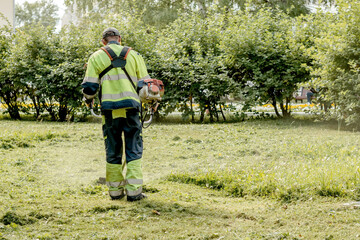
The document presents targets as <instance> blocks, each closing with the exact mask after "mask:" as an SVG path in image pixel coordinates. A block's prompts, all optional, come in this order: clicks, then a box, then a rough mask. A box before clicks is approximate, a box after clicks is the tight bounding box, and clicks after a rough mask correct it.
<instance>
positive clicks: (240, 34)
mask: <svg viewBox="0 0 360 240" xmlns="http://www.w3.org/2000/svg"><path fill="white" fill-rule="evenodd" d="M228 21H229V27H228V28H227V29H226V31H224V34H223V35H224V36H223V39H222V43H221V48H222V49H224V52H225V56H224V65H225V66H226V67H227V69H229V70H230V74H231V77H232V78H233V79H234V80H235V81H236V82H238V83H239V84H240V85H241V88H240V89H239V90H240V91H241V92H242V93H243V95H244V96H245V99H244V100H245V106H252V105H253V104H259V103H260V104H262V103H267V102H270V103H272V105H273V106H274V108H275V112H276V114H277V115H278V116H279V115H280V114H279V112H278V110H277V107H276V106H277V103H280V108H281V110H282V114H283V116H289V115H290V108H289V103H290V101H291V99H292V95H293V92H294V91H295V90H296V88H297V84H298V83H301V82H305V81H307V80H309V74H310V73H309V71H308V69H307V68H306V66H307V65H308V64H309V63H310V61H311V58H310V57H309V56H308V55H307V54H306V52H305V51H304V50H305V49H306V47H305V46H304V43H305V42H306V40H307V39H306V36H304V34H303V30H302V28H303V26H304V22H303V20H302V19H297V20H294V19H292V18H290V17H288V16H287V15H285V14H283V13H281V12H276V13H274V12H272V11H270V9H263V10H260V11H259V12H257V13H256V14H255V15H253V14H252V13H251V12H249V11H245V12H239V13H238V14H236V15H234V16H232V17H230V18H229V20H228Z"/></svg>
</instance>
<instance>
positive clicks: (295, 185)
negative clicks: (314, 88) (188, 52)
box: [0, 119, 360, 239]
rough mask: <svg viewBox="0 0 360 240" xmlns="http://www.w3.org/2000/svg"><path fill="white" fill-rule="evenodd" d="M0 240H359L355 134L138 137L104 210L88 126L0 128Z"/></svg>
mask: <svg viewBox="0 0 360 240" xmlns="http://www.w3.org/2000/svg"><path fill="white" fill-rule="evenodd" d="M0 129H1V131H0V239H359V238H360V230H359V229H360V208H359V207H357V205H356V204H348V203H352V202H356V201H360V133H359V132H353V131H338V130H337V129H338V126H337V124H333V123H321V122H314V121H311V120H301V119H291V120H252V121H246V122H239V123H218V124H178V123H171V122H169V121H168V122H166V123H165V122H163V123H157V124H154V125H152V126H151V127H150V128H148V129H144V131H143V138H144V146H145V149H144V158H143V170H144V181H145V185H146V186H145V189H146V192H147V195H148V199H146V200H144V201H141V202H136V203H128V202H126V201H125V200H120V201H111V200H109V197H108V195H107V189H106V186H104V185H99V184H98V183H97V180H98V178H99V177H104V176H105V158H104V155H105V151H104V143H103V139H102V132H101V124H99V123H50V122H42V123H39V122H33V121H7V120H1V121H0Z"/></svg>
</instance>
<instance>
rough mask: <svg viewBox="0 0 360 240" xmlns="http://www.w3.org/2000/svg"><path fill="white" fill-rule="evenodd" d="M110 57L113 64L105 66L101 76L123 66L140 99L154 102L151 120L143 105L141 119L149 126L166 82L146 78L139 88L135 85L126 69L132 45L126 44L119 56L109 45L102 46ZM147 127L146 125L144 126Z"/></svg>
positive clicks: (151, 107)
mask: <svg viewBox="0 0 360 240" xmlns="http://www.w3.org/2000/svg"><path fill="white" fill-rule="evenodd" d="M101 49H102V50H103V51H104V52H105V53H106V54H107V55H108V56H109V58H110V60H111V64H110V66H108V67H107V68H105V69H104V70H103V71H102V72H101V73H100V74H99V78H100V79H101V78H102V77H103V76H104V75H105V74H106V73H107V72H109V71H110V70H111V69H113V68H119V67H120V68H121V69H122V70H123V71H124V72H125V75H126V77H127V79H128V80H129V81H130V83H131V85H132V86H133V88H134V90H135V92H136V93H137V94H139V95H140V96H139V97H140V99H141V100H142V102H144V103H152V105H151V106H150V107H149V109H150V111H149V112H150V118H149V120H147V121H145V118H146V117H147V115H148V112H146V114H145V116H144V117H143V116H142V115H143V114H142V107H141V108H140V110H141V120H142V125H143V127H144V123H146V124H148V125H147V127H149V126H150V124H151V121H152V117H153V115H154V112H155V111H156V110H157V107H158V106H159V103H158V102H157V101H158V100H161V97H162V96H163V95H164V84H163V82H162V81H161V80H157V79H146V80H140V81H139V82H138V88H136V87H135V84H134V82H133V81H132V80H131V77H130V75H129V73H128V72H127V71H126V68H125V65H126V58H127V56H128V54H129V52H130V51H131V48H130V47H126V46H124V47H123V49H122V50H121V52H120V55H119V56H117V55H116V53H115V52H114V51H113V50H112V49H111V48H110V47H109V46H108V45H106V46H105V47H102V48H101ZM144 128H146V127H144Z"/></svg>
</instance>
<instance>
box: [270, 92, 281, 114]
mask: <svg viewBox="0 0 360 240" xmlns="http://www.w3.org/2000/svg"><path fill="white" fill-rule="evenodd" d="M272 105H273V107H274V110H275V113H276V116H277V117H281V115H280V113H279V111H278V109H277V106H276V105H277V103H276V99H275V98H274V97H273V99H272Z"/></svg>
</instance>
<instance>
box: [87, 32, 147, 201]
mask: <svg viewBox="0 0 360 240" xmlns="http://www.w3.org/2000/svg"><path fill="white" fill-rule="evenodd" d="M102 43H103V44H104V45H105V46H109V47H110V48H111V50H112V51H113V52H114V53H115V54H116V55H117V56H119V54H120V53H121V51H122V50H123V48H124V47H123V46H121V45H120V44H121V36H120V33H119V31H118V30H117V29H115V28H107V29H105V30H104V32H103V34H102ZM110 65H111V60H110V57H109V55H108V53H107V52H105V51H103V50H102V49H100V50H98V51H96V52H95V53H93V54H92V55H91V56H90V58H89V60H88V63H87V69H86V74H85V77H84V80H83V82H82V84H81V86H82V87H83V94H84V97H85V99H86V100H85V102H86V103H87V104H88V105H90V104H91V103H92V102H93V99H94V97H95V95H96V93H97V91H99V95H100V99H101V112H102V118H103V135H104V139H105V149H106V162H107V163H106V183H107V185H108V187H109V195H110V197H111V199H112V200H118V199H122V198H123V197H124V196H125V195H126V196H127V201H138V200H141V199H143V198H146V195H145V194H143V193H142V184H143V174H142V169H141V158H142V153H143V142H142V135H141V132H142V125H141V122H140V112H139V111H140V108H141V105H140V99H139V96H138V94H137V91H136V90H135V89H134V85H135V86H136V85H137V82H138V81H139V80H145V79H150V76H149V74H148V71H147V69H146V65H145V62H144V59H143V57H142V56H141V55H140V54H139V53H137V52H136V51H134V50H131V51H129V52H128V53H127V56H126V65H125V70H126V72H127V73H128V75H129V77H130V78H131V81H133V83H134V85H132V84H131V82H130V81H129V79H128V78H127V76H126V74H125V72H124V71H123V70H122V69H121V68H120V67H118V68H112V69H111V70H110V71H108V72H107V73H105V75H103V76H102V77H99V76H101V75H102V74H101V73H102V72H103V71H104V70H105V69H106V68H108V67H109V66H110ZM123 134H124V140H125V144H124V145H125V157H126V158H125V160H126V165H127V170H126V173H125V177H124V174H123V164H125V161H123V159H122V152H123V142H122V135H123Z"/></svg>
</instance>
